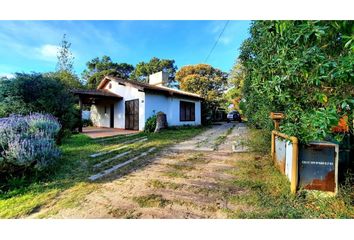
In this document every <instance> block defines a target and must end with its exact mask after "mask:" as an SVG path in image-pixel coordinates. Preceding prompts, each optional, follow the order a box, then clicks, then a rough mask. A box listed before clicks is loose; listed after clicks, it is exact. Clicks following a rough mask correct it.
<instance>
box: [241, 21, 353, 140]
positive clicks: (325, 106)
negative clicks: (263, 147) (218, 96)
mask: <svg viewBox="0 0 354 240" xmlns="http://www.w3.org/2000/svg"><path fill="white" fill-rule="evenodd" d="M250 35H251V36H250V38H249V39H247V40H246V41H245V42H244V43H243V45H242V47H241V54H240V59H241V63H242V65H243V66H244V68H245V71H246V72H245V74H246V77H245V82H244V90H243V93H244V98H245V100H246V102H245V107H244V111H245V113H246V115H247V117H248V119H249V120H250V122H251V123H253V124H255V125H258V126H259V127H262V128H266V129H271V128H272V122H271V120H270V119H269V113H270V112H271V111H282V112H284V113H285V115H286V119H285V120H284V121H283V123H282V131H284V132H285V133H288V134H290V135H295V136H298V137H299V138H300V140H301V141H303V142H307V141H311V140H323V139H329V138H333V137H334V138H335V139H337V140H338V141H340V140H341V137H342V135H340V134H332V131H331V129H332V127H333V126H335V125H337V124H338V122H339V120H340V118H341V117H343V116H344V118H343V119H345V121H346V124H347V125H349V126H351V125H352V124H351V123H352V120H353V108H354V78H353V69H354V66H353V65H354V57H353V51H354V45H353V42H354V41H353V39H354V38H353V21H255V22H253V24H252V26H251V28H250Z"/></svg>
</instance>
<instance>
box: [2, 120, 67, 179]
mask: <svg viewBox="0 0 354 240" xmlns="http://www.w3.org/2000/svg"><path fill="white" fill-rule="evenodd" d="M60 128H61V126H60V124H59V122H58V120H57V119H56V118H55V117H53V116H51V115H48V114H39V113H33V114H30V115H27V116H21V115H12V116H10V117H8V118H0V173H1V172H14V171H17V170H19V169H25V168H34V169H36V170H43V169H44V168H46V167H47V166H49V165H51V164H52V163H54V162H55V161H56V160H57V159H58V158H59V156H60V152H59V149H58V148H57V146H56V144H55V138H56V136H57V134H58V132H59V130H60Z"/></svg>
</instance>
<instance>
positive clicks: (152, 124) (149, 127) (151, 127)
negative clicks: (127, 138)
mask: <svg viewBox="0 0 354 240" xmlns="http://www.w3.org/2000/svg"><path fill="white" fill-rule="evenodd" d="M156 121H157V116H156V115H153V116H151V117H149V118H148V119H147V120H146V122H145V127H144V132H146V133H152V132H154V131H155V129H156Z"/></svg>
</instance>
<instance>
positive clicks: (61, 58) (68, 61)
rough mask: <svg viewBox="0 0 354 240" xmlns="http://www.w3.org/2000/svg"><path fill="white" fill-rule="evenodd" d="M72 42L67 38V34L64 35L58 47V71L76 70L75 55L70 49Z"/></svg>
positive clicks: (71, 71)
mask: <svg viewBox="0 0 354 240" xmlns="http://www.w3.org/2000/svg"><path fill="white" fill-rule="evenodd" d="M70 47H71V43H70V42H68V41H67V40H66V34H64V35H63V40H62V41H61V43H60V46H59V48H58V55H57V57H58V63H57V67H56V70H57V71H58V72H62V71H65V72H70V73H73V72H74V67H73V64H74V56H73V54H72V52H71V50H70Z"/></svg>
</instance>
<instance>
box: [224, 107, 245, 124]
mask: <svg viewBox="0 0 354 240" xmlns="http://www.w3.org/2000/svg"><path fill="white" fill-rule="evenodd" d="M231 121H239V122H242V119H241V115H240V113H239V112H237V111H236V110H234V111H231V112H229V113H228V114H227V122H231Z"/></svg>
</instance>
